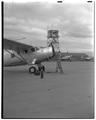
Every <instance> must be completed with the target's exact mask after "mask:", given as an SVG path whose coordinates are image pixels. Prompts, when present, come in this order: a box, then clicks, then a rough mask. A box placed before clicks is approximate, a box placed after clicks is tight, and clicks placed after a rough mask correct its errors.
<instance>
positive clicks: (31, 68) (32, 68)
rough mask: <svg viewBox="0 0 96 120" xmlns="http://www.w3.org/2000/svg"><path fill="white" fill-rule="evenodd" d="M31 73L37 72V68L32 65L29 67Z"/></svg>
mask: <svg viewBox="0 0 96 120" xmlns="http://www.w3.org/2000/svg"><path fill="white" fill-rule="evenodd" d="M29 73H34V74H35V73H36V68H35V67H33V66H32V67H30V68H29Z"/></svg>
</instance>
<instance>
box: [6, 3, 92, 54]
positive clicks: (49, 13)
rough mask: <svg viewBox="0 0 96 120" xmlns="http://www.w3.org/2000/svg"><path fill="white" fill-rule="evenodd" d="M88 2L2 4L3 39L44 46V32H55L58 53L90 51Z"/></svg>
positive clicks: (90, 34) (90, 9)
mask: <svg viewBox="0 0 96 120" xmlns="http://www.w3.org/2000/svg"><path fill="white" fill-rule="evenodd" d="M93 25H94V24H93V4H92V3H90V4H89V3H84V4H83V3H77V4H72V3H64V4H60V3H59V4H58V3H57V4H56V3H47V2H43V3H40V2H32V3H31V2H30V3H29V2H28V3H4V37H5V38H9V39H11V40H15V41H20V42H24V43H25V44H30V45H32V46H46V45H47V30H48V29H57V30H59V42H60V50H61V51H69V52H72V51H73V52H93V51H94V37H93Z"/></svg>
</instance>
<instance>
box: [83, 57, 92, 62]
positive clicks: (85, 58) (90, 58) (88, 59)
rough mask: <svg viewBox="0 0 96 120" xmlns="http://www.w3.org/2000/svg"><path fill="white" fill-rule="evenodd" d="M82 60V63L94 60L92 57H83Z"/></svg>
mask: <svg viewBox="0 0 96 120" xmlns="http://www.w3.org/2000/svg"><path fill="white" fill-rule="evenodd" d="M81 60H82V61H91V60H92V57H89V56H85V57H84V56H81Z"/></svg>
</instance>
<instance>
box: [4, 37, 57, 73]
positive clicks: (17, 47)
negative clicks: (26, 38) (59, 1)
mask: <svg viewBox="0 0 96 120" xmlns="http://www.w3.org/2000/svg"><path fill="white" fill-rule="evenodd" d="M3 48H4V51H6V53H5V52H3V53H4V64H3V65H4V66H5V67H6V66H17V65H29V66H31V67H29V73H34V74H36V73H37V72H38V71H40V69H41V68H42V67H43V70H45V67H44V65H42V64H41V62H44V61H46V60H48V59H51V58H53V57H54V56H55V49H54V46H53V45H52V44H51V45H50V46H48V47H42V48H38V47H34V46H32V45H27V44H24V43H21V42H17V41H13V40H10V39H7V38H4V39H3Z"/></svg>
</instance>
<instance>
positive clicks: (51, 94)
mask: <svg viewBox="0 0 96 120" xmlns="http://www.w3.org/2000/svg"><path fill="white" fill-rule="evenodd" d="M44 64H45V67H46V71H47V72H46V73H45V74H44V79H40V76H35V75H32V74H29V73H28V66H19V67H6V68H4V75H3V84H4V86H3V117H4V118H79V119H81V118H87V119H88V118H93V117H94V63H93V62H62V66H63V70H64V73H63V74H60V73H55V63H54V62H48V63H47V62H46V63H44Z"/></svg>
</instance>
